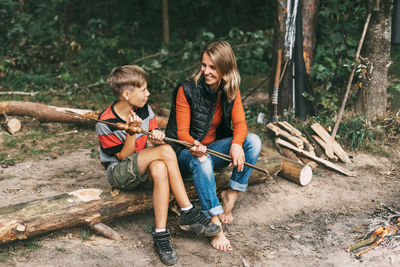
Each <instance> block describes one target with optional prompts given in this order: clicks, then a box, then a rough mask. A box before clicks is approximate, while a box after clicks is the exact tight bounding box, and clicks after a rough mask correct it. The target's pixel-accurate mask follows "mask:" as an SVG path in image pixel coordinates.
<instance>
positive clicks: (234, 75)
mask: <svg viewBox="0 0 400 267" xmlns="http://www.w3.org/2000/svg"><path fill="white" fill-rule="evenodd" d="M204 53H207V55H209V56H210V58H211V59H212V60H213V61H214V64H215V67H216V69H217V72H218V74H219V75H221V80H222V82H223V84H224V91H225V94H226V95H227V97H228V100H229V101H232V100H233V99H234V98H235V96H236V93H237V91H238V90H239V85H240V75H239V71H238V68H237V64H236V57H235V54H234V53H233V50H232V47H231V46H230V45H229V43H228V42H225V41H219V42H213V43H211V44H209V45H207V46H206V47H205V48H204V50H203V51H202V52H201V55H200V68H199V70H197V71H196V73H194V74H193V75H192V77H191V78H192V79H193V80H194V82H195V83H196V85H197V84H198V81H199V80H200V78H201V76H202V72H201V61H202V59H203V54H204Z"/></svg>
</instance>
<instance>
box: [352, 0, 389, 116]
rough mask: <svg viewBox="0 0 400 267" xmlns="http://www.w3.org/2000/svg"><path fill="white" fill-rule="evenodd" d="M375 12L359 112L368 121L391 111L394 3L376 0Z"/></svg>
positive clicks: (372, 19) (367, 47)
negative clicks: (390, 76)
mask: <svg viewBox="0 0 400 267" xmlns="http://www.w3.org/2000/svg"><path fill="white" fill-rule="evenodd" d="M372 2H373V3H375V6H373V4H372V6H371V7H370V10H371V11H372V12H373V13H372V16H371V22H370V24H369V27H368V30H367V34H366V37H365V44H364V53H363V57H364V58H365V60H366V62H364V65H366V66H367V68H366V69H365V70H364V71H363V75H361V80H360V83H359V85H360V89H359V95H358V99H357V102H356V112H357V113H360V114H365V115H366V116H367V118H370V119H375V118H378V117H383V116H384V115H385V113H386V109H387V92H386V88H387V75H388V69H389V66H390V62H391V61H390V36H391V13H390V7H391V4H392V2H393V1H384V0H382V1H377V0H374V1H372Z"/></svg>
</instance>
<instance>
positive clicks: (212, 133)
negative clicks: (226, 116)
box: [176, 86, 247, 145]
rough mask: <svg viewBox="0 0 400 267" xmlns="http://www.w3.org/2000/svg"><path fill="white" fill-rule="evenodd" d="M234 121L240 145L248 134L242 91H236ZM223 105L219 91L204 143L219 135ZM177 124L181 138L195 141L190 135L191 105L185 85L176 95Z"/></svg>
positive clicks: (233, 111) (236, 139)
mask: <svg viewBox="0 0 400 267" xmlns="http://www.w3.org/2000/svg"><path fill="white" fill-rule="evenodd" d="M231 115H232V123H233V141H232V143H236V144H239V145H243V143H244V139H246V135H247V125H246V117H245V114H244V110H243V105H242V99H241V96H240V91H239V90H238V92H237V93H236V97H235V100H234V103H233V107H232V114H231ZM222 116H223V112H222V106H221V92H220V93H218V98H217V104H216V107H215V113H214V117H213V120H212V122H211V126H210V129H209V130H208V133H207V135H206V137H204V139H203V140H202V141H201V143H202V144H203V145H208V144H210V143H212V142H214V141H215V139H216V137H217V128H218V126H219V125H220V124H221V122H222ZM176 126H177V135H178V139H179V140H183V141H186V142H189V143H191V144H192V143H193V142H194V138H193V137H192V136H191V135H190V133H189V129H190V105H189V103H188V101H187V99H186V96H185V92H184V91H183V87H182V86H181V87H179V89H178V94H177V96H176Z"/></svg>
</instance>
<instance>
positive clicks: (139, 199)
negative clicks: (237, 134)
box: [0, 153, 282, 244]
mask: <svg viewBox="0 0 400 267" xmlns="http://www.w3.org/2000/svg"><path fill="white" fill-rule="evenodd" d="M257 166H258V167H260V168H263V169H266V170H268V171H269V173H270V175H276V174H277V173H278V172H279V171H281V168H282V159H281V158H280V157H279V156H270V155H269V156H267V155H265V153H264V154H262V155H261V157H260V159H259V161H258V162H257ZM231 172H232V170H231V168H224V169H223V171H222V172H219V173H218V174H217V175H216V184H217V188H218V189H224V188H226V187H227V184H228V180H229V178H230V176H231V175H230V174H231ZM270 175H266V174H264V173H261V172H253V173H252V175H251V177H250V179H249V184H255V183H260V182H263V181H266V180H268V179H269V178H271V176H270ZM185 185H186V189H187V192H188V195H189V197H191V198H192V197H193V196H195V195H196V191H195V188H194V186H193V182H191V181H188V182H185ZM170 200H173V197H172V196H171V197H170ZM152 206H153V202H152V192H151V191H131V192H122V191H121V192H119V193H118V194H115V193H113V192H110V191H106V190H101V189H80V190H77V191H73V192H70V193H66V194H61V195H57V196H53V197H48V198H44V199H39V200H34V201H29V202H25V203H20V204H16V205H10V206H6V207H0V244H1V243H8V242H11V241H14V240H21V239H26V238H29V237H31V236H35V235H39V234H43V233H46V232H49V231H54V230H56V229H61V228H68V227H73V226H78V225H89V226H90V227H91V228H92V229H95V230H97V231H99V229H104V227H99V225H98V224H99V223H102V222H105V221H109V220H112V219H115V218H118V217H121V216H125V215H129V214H132V213H136V212H141V211H144V210H148V209H150V208H152ZM100 226H102V225H100ZM107 230H109V229H106V230H100V233H101V234H103V235H106V236H107V235H108V236H111V237H113V238H115V239H118V234H115V233H109V231H107Z"/></svg>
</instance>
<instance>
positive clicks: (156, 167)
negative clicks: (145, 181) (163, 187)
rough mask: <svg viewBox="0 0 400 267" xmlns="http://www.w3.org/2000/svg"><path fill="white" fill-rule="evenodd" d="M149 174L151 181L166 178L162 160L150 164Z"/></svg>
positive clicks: (165, 169) (165, 168) (166, 172)
mask: <svg viewBox="0 0 400 267" xmlns="http://www.w3.org/2000/svg"><path fill="white" fill-rule="evenodd" d="M149 172H150V175H151V177H153V179H154V178H157V177H161V178H162V177H168V170H167V166H165V163H164V161H162V160H155V161H153V162H152V163H150V165H149Z"/></svg>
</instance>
